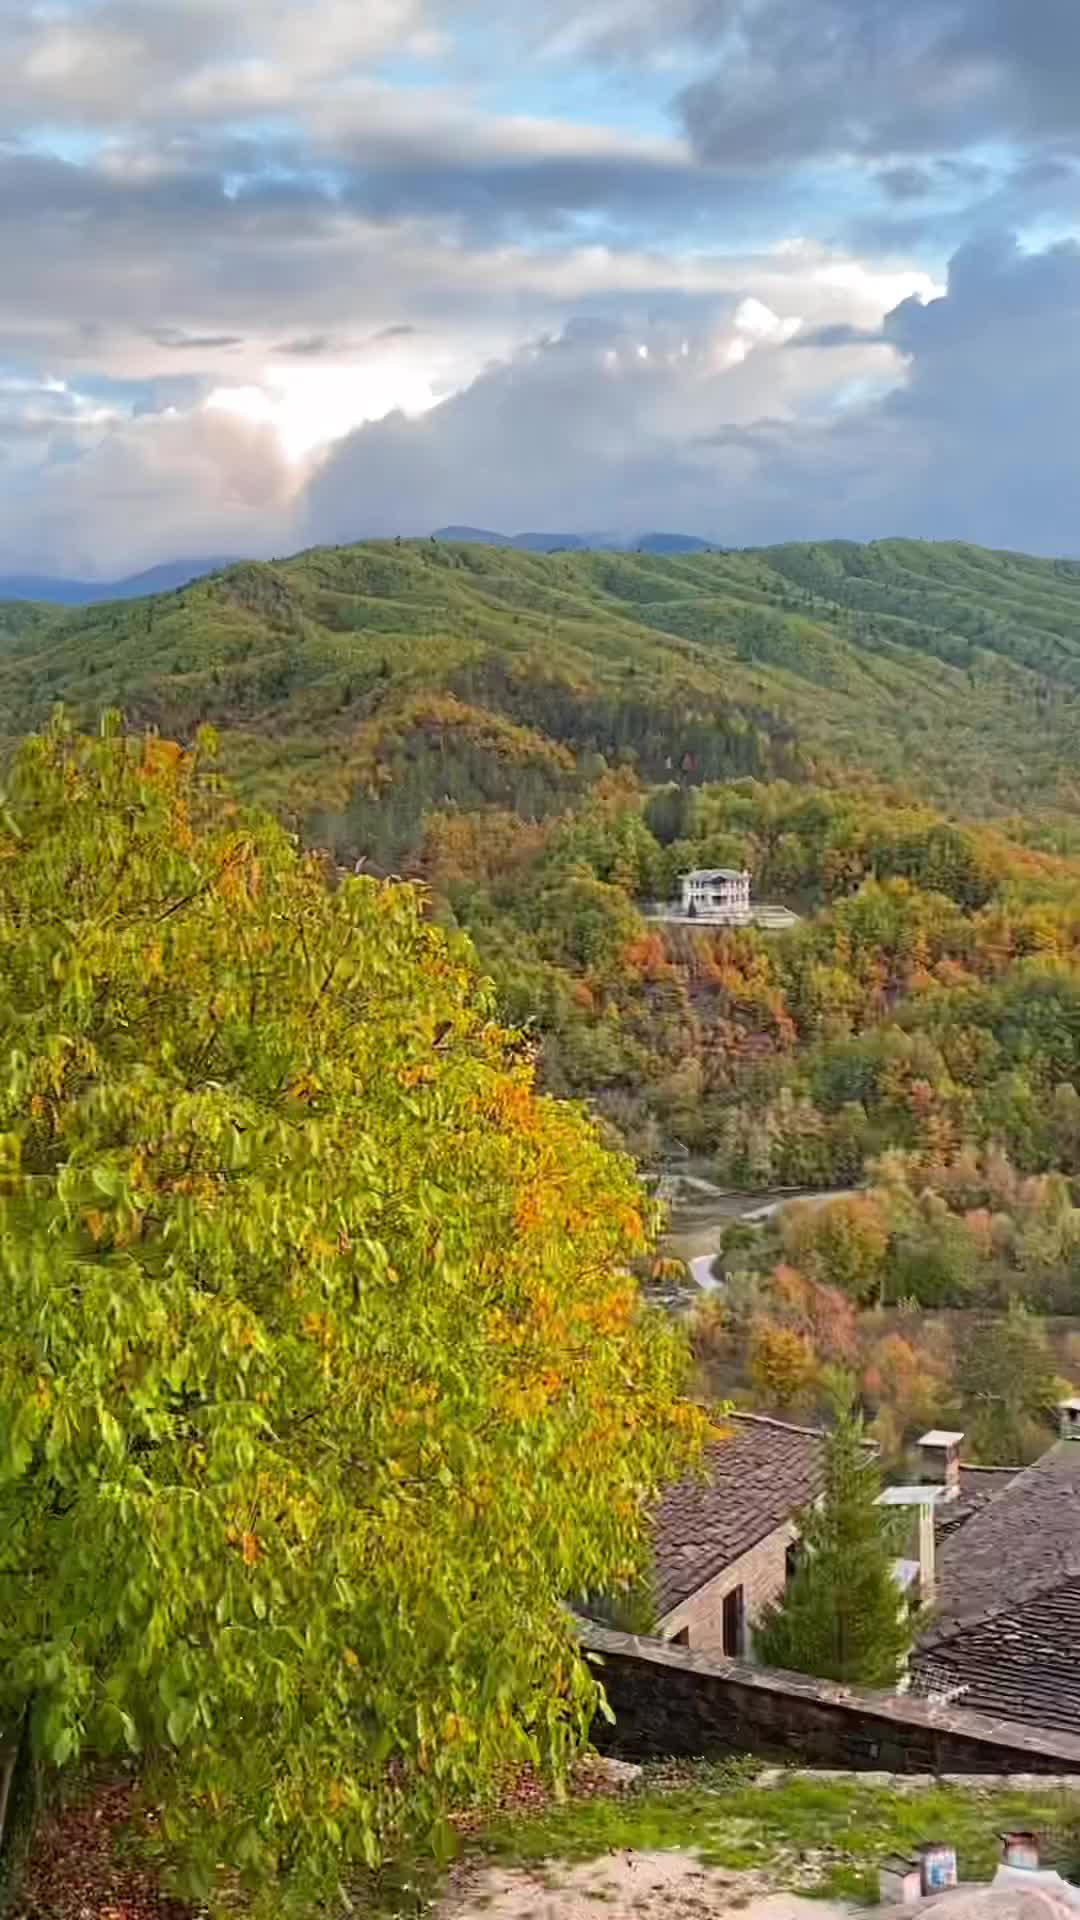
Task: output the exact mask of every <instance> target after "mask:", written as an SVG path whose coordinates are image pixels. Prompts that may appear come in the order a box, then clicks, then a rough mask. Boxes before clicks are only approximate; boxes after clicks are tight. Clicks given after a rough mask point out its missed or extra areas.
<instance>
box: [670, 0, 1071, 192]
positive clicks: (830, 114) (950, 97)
mask: <svg viewBox="0 0 1080 1920" xmlns="http://www.w3.org/2000/svg"><path fill="white" fill-rule="evenodd" d="M689 27H690V30H691V31H692V32H693V34H694V35H695V36H696V38H697V40H698V42H699V43H700V44H702V45H703V46H704V47H705V48H706V49H707V50H708V49H715V51H716V53H717V55H718V59H717V64H716V66H715V69H714V70H713V71H712V72H709V73H707V74H705V75H704V76H703V77H702V78H701V79H699V80H696V81H694V82H693V83H692V84H691V85H689V86H687V87H686V88H685V89H684V90H683V92H682V95H681V98H680V106H681V110H682V112H683V114H684V116H685V121H686V125H687V128H688V130H689V132H690V134H691V136H692V138H693V141H694V144H695V147H696V149H697V151H698V152H699V154H701V155H702V156H703V157H704V158H706V159H708V160H709V161H711V162H713V163H714V164H718V165H738V166H746V165H753V166H757V167H760V168H763V169H765V170H767V171H776V170H777V169H778V168H780V167H783V166H790V165H792V164H796V163H799V162H801V161H805V160H809V159H818V160H826V159H832V158H849V157H856V158H863V159H886V158H887V157H888V156H893V157H894V158H895V160H896V162H897V163H898V165H899V166H901V167H902V166H903V165H905V164H909V162H910V160H911V159H912V158H913V157H914V156H920V155H934V154H949V153H953V154H956V153H960V152H963V150H964V149H966V148H970V147H975V146H977V145H978V144H979V143H981V142H988V141H1011V142H1015V143H1017V144H1019V145H1021V146H1026V145H1034V146H1036V147H1038V146H1041V145H1042V144H1043V143H1044V142H1046V141H1048V140H1063V141H1065V142H1067V143H1068V144H1069V146H1070V147H1080V8H1078V7H1077V6H1076V5H1075V0H904V4H903V5H897V4H896V3H895V0H714V3H713V4H708V0H705V3H704V4H702V5H700V6H697V7H696V8H695V11H694V14H693V17H692V20H691V21H690V23H689ZM893 178H894V179H899V180H900V181H901V182H903V181H904V179H905V178H907V179H914V178H915V176H914V175H912V174H907V175H905V174H904V173H903V172H899V173H897V174H894V176H893ZM886 186H888V181H886Z"/></svg>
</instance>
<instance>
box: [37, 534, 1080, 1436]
mask: <svg viewBox="0 0 1080 1920" xmlns="http://www.w3.org/2000/svg"><path fill="white" fill-rule="evenodd" d="M58 701H63V702H64V703H66V705H67V707H68V708H69V709H70V710H72V711H73V713H74V715H75V717H76V718H77V719H79V720H80V721H83V722H91V721H92V720H93V719H94V718H95V716H96V715H97V714H98V713H99V712H100V711H101V710H102V709H104V708H107V707H120V708H121V709H122V710H123V711H124V712H125V713H126V714H127V716H128V718H129V720H130V721H131V722H133V723H134V724H135V725H137V726H143V725H147V724H149V725H152V726H156V727H158V728H160V729H161V731H162V732H164V733H166V734H168V735H172V736H178V737H180V738H181V739H190V738H191V737H192V735H193V734H194V732H195V730H196V729H197V728H198V727H199V725H200V724H201V723H203V722H210V723H213V724H214V725H215V726H216V727H217V729H218V730H219V732H220V737H221V758H222V761H223V764H224V768H225V770H226V771H227V772H229V773H231V774H232V775H233V777H234V778H235V779H236V780H237V781H238V782H239V784H240V786H241V788H242V789H243V790H244V792H246V794H247V795H248V796H250V797H251V798H252V799H255V800H258V801H261V802H263V803H265V804H268V805H270V806H271V807H273V808H274V809H275V810H276V811H278V812H279V813H280V814H281V815H283V816H284V818H285V819H286V820H287V821H288V822H289V823H290V824H291V825H292V826H293V827H294V828H295V829H296V830H297V831H298V832H299V833H300V834H302V835H303V837H304V838H305V840H306V841H307V842H308V843H309V844H312V845H316V846H320V847H323V848H327V849H330V850H332V851H333V853H334V854H335V855H336V857H337V860H338V861H339V862H352V861H354V860H356V859H358V858H359V857H360V856H364V857H366V858H367V860H368V861H369V862H373V863H374V865H375V867H376V869H378V868H379V867H382V868H384V869H386V870H388V871H390V872H397V873H401V874H404V875H407V876H410V877H415V878H418V879H420V880H421V881H423V882H424V883H425V884H426V885H427V887H428V888H429V890H430V909H431V912H432V913H433V914H434V915H436V916H438V917H439V918H441V919H443V920H444V921H446V922H453V923H456V924H457V925H459V926H461V927H463V928H465V929H467V930H468V932H469V933H470V935H471V936H472V939H473V941H474V943H475V946H476V949H477V951H478V953H479V956H480V959H481V962H482V964H483V966H484V968H485V969H486V970H487V972H488V973H489V974H490V975H491V977H492V979H493V981H494V983H495V987H496V991H497V996H498V1004H499V1007H500V1009H501V1011H502V1013H503V1015H504V1016H505V1017H506V1018H507V1019H509V1020H511V1021H513V1022H515V1023H527V1024H528V1025H529V1026H530V1028H531V1030H532V1033H533V1035H534V1037H535V1039H536V1042H537V1047H536V1051H537V1055H538V1062H539V1071H540V1074H541V1077H542V1080H543V1083H544V1084H545V1085H546V1086H547V1087H548V1088H549V1089H551V1090H552V1091H554V1092H556V1093H560V1094H570V1095H573V1096H576V1097H581V1098H585V1099H587V1100H588V1101H589V1102H591V1104H592V1106H593V1108H594V1110H595V1111H596V1112H597V1113H598V1114H599V1115H600V1116H601V1118H602V1119H603V1120H604V1122H606V1123H607V1124H608V1125H609V1126H610V1127H611V1128H612V1129H613V1130H614V1131H615V1132H616V1133H617V1134H618V1135H619V1136H620V1137H621V1139H622V1140H623V1141H625V1142H626V1143H627V1144H628V1145H629V1146H630V1147H631V1149H632V1150H633V1151H634V1152H635V1153H636V1154H637V1155H638V1156H639V1157H640V1159H641V1160H642V1162H643V1163H645V1164H653V1165H655V1164H656V1162H657V1160H658V1159H659V1158H661V1157H662V1156H666V1155H668V1154H669V1153H670V1152H671V1151H673V1150H674V1147H675V1143H676V1142H679V1143H681V1144H682V1145H683V1146H685V1147H688V1148H690V1149H691V1150H692V1151H693V1152H694V1153H695V1154H696V1155H699V1156H703V1157H705V1160H706V1164H707V1165H709V1164H711V1166H712V1167H713V1169H714V1170H715V1173H716V1175H717V1177H718V1178H720V1179H721V1180H724V1181H726V1182H733V1183H736V1184H738V1185H740V1186H743V1187H746V1188H749V1189H754V1190H758V1189H760V1188H762V1187H770V1186H775V1185H778V1184H783V1185H784V1186H787V1187H790V1186H798V1187H807V1188H814V1187H817V1188H823V1187H829V1186H843V1187H846V1186H853V1185H858V1184H860V1183H862V1182H864V1181H869V1183H870V1184H871V1186H872V1187H873V1188H874V1192H873V1193H872V1194H868V1195H863V1196H860V1197H859V1198H858V1199H857V1200H856V1201H853V1202H834V1203H833V1205H832V1207H822V1208H820V1209H818V1210H817V1212H816V1213H815V1215H814V1218H815V1219H816V1220H818V1221H820V1223H821V1224H820V1233H819V1232H818V1230H817V1229H816V1228H814V1229H813V1230H811V1228H810V1227H809V1226H806V1225H805V1224H804V1226H802V1227H797V1226H792V1228H791V1229H790V1232H789V1230H788V1228H786V1227H785V1229H784V1234H785V1236H786V1238H785V1240H784V1242H783V1244H780V1243H778V1244H777V1246H775V1247H774V1248H773V1249H772V1251H771V1253H770V1254H769V1260H770V1262H771V1261H778V1262H779V1263H778V1264H777V1265H776V1267H775V1273H773V1274H772V1276H771V1277H770V1276H769V1275H768V1274H764V1275H762V1274H757V1276H756V1278H755V1273H754V1272H753V1271H749V1272H742V1271H741V1269H742V1267H743V1265H744V1263H745V1261H746V1260H747V1258H748V1257H750V1256H748V1255H747V1253H746V1250H745V1246H744V1247H743V1248H742V1250H739V1249H738V1248H737V1247H736V1248H734V1249H733V1253H732V1257H733V1259H735V1260H736V1262H737V1265H738V1268H739V1271H740V1287H739V1288H736V1289H733V1290H732V1292H731V1296H730V1300H729V1301H728V1302H727V1304H726V1305H725V1306H724V1308H723V1311H722V1312H721V1314H720V1317H719V1318H717V1319H716V1320H715V1321H714V1322H709V1323H708V1324H706V1326H705V1332H704V1334H703V1335H702V1336H701V1337H702V1340H703V1341H704V1346H705V1349H706V1358H707V1360H708V1363H709V1366H710V1367H711V1368H713V1370H714V1378H715V1379H716V1380H718V1381H719V1383H720V1385H721V1387H722V1390H723V1391H725V1392H726V1391H727V1390H728V1389H729V1387H731V1386H734V1387H735V1388H736V1389H737V1390H739V1391H743V1390H744V1389H745V1387H746V1384H747V1381H749V1382H750V1383H751V1384H752V1387H753V1391H754V1394H755V1399H756V1403H757V1404H764V1405H766V1406H769V1407H772V1408H774V1409H782V1408H785V1407H787V1406H789V1405H791V1404H799V1405H803V1404H805V1405H807V1406H812V1405H814V1394H815V1393H816V1392H817V1391H818V1388H819V1386H820V1387H821V1389H822V1392H824V1391H825V1386H826V1384H827V1381H828V1379H829V1378H830V1377H831V1376H830V1373H829V1370H830V1369H832V1370H833V1371H834V1372H835V1369H836V1368H837V1367H841V1368H843V1369H844V1370H850V1369H851V1368H852V1367H856V1368H857V1370H858V1371H859V1377H860V1380H861V1391H862V1392H863V1396H864V1399H865V1400H866V1402H867V1404H868V1405H870V1406H871V1407H873V1408H876V1409H877V1410H878V1413H879V1431H880V1432H881V1434H882V1438H883V1442H884V1443H885V1444H886V1445H887V1447H888V1448H889V1449H890V1450H893V1451H897V1450H899V1448H900V1447H901V1445H902V1442H903V1441H904V1440H905V1438H907V1437H908V1436H909V1435H910V1433H913V1432H914V1433H917V1432H920V1431H922V1430H923V1429H924V1428H925V1427H927V1426H929V1425H934V1424H941V1423H942V1420H943V1419H944V1421H945V1424H951V1425H956V1424H957V1423H958V1422H959V1424H960V1425H967V1424H968V1422H969V1418H970V1419H971V1420H972V1422H974V1419H975V1416H974V1415H973V1414H972V1411H971V1410H972V1409H973V1408H974V1409H978V1408H979V1407H981V1406H984V1405H989V1404H993V1405H994V1406H997V1405H998V1403H999V1401H1000V1403H1001V1404H1002V1406H1005V1405H1006V1403H1008V1406H1009V1407H1011V1411H1009V1412H1008V1418H1007V1420H1005V1422H1004V1424H1003V1425H1001V1426H1000V1427H995V1428H994V1430H993V1432H991V1431H990V1430H989V1429H987V1430H986V1431H985V1432H984V1431H983V1430H982V1429H981V1428H980V1429H979V1430H978V1434H977V1444H978V1446H979V1447H980V1449H982V1452H983V1456H984V1457H986V1458H999V1459H1006V1460H1013V1459H1017V1458H1020V1457H1023V1456H1024V1455H1025V1454H1026V1453H1027V1452H1028V1451H1030V1450H1037V1449H1038V1446H1039V1445H1041V1444H1042V1440H1043V1437H1044V1436H1043V1427H1042V1408H1043V1406H1044V1403H1047V1404H1049V1402H1052V1401H1053V1399H1054V1398H1055V1395H1056V1386H1055V1384H1054V1382H1053V1378H1052V1372H1053V1370H1052V1369H1051V1368H1050V1367H1049V1366H1048V1365H1045V1364H1044V1359H1043V1357H1041V1356H1042V1349H1041V1347H1040V1344H1039V1340H1040V1338H1041V1336H1036V1335H1035V1334H1033V1333H1032V1332H1031V1330H1030V1329H1028V1328H1027V1327H1026V1323H1023V1324H1022V1323H1021V1322H1017V1323H1016V1325H1015V1326H1014V1327H1011V1329H1010V1335H1009V1339H1008V1340H1007V1341H1002V1340H1000V1339H999V1338H998V1336H997V1334H996V1333H995V1332H993V1330H992V1331H991V1335H990V1338H989V1346H987V1345H986V1344H985V1343H984V1344H983V1345H980V1343H979V1340H978V1339H977V1338H974V1339H971V1340H969V1339H968V1338H967V1335H966V1334H965V1336H964V1338H963V1339H959V1340H958V1341H957V1344H956V1348H955V1352H953V1350H952V1349H951V1348H950V1347H949V1345H948V1342H947V1341H946V1342H945V1344H944V1345H943V1344H942V1339H943V1336H942V1335H941V1330H940V1328H939V1329H938V1331H937V1332H936V1333H935V1332H934V1330H933V1328H930V1329H928V1331H927V1334H926V1338H925V1340H923V1341H922V1343H921V1344H919V1343H918V1342H916V1344H918V1346H919V1350H918V1353H917V1354H916V1353H915V1352H914V1351H913V1349H912V1348H911V1345H910V1342H911V1341H912V1340H914V1339H915V1334H914V1333H913V1331H912V1329H913V1327H914V1326H915V1322H914V1321H913V1320H912V1318H911V1314H910V1313H909V1312H908V1310H907V1309H906V1308H905V1311H904V1314H903V1315H901V1316H900V1318H899V1320H898V1322H897V1327H896V1328H895V1329H893V1330H887V1329H886V1328H885V1325H884V1322H883V1320H882V1317H881V1316H880V1314H879V1315H877V1316H876V1317H875V1316H870V1320H869V1322H868V1326H869V1332H868V1333H867V1338H868V1339H869V1338H870V1337H871V1336H872V1341H873V1347H872V1351H870V1349H866V1350H865V1351H863V1350H862V1349H861V1348H859V1345H858V1340H857V1339H856V1329H855V1327H854V1324H853V1322H852V1320H851V1315H852V1313H854V1311H855V1310H856V1308H858V1307H861V1306H862V1305H864V1304H865V1303H866V1302H867V1301H869V1300H875V1301H879V1302H880V1301H888V1302H890V1303H892V1302H908V1303H910V1302H912V1301H915V1302H918V1303H921V1305H922V1306H924V1307H934V1308H949V1309H964V1310H970V1309H972V1308H973V1307H978V1308H980V1309H992V1308H994V1307H1000V1306H1001V1305H1002V1304H1003V1303H1004V1302H1007V1301H1010V1300H1016V1299H1020V1300H1023V1301H1026V1302H1027V1303H1029V1304H1030V1305H1032V1306H1034V1307H1039V1308H1053V1309H1054V1310H1055V1311H1058V1312H1067V1313H1074V1312H1076V1310H1077V1308H1078V1307H1080V1206H1077V1205H1075V1204H1074V1202H1075V1200H1076V1199H1077V1198H1078V1197H1080V727H1078V722H1080V566H1076V565H1071V564H1065V563H1058V564H1055V563H1051V562H1044V561H1036V560H1027V559H1024V558H1023V557H1021V556H1017V555H1011V554H997V553H984V552H980V551H978V550H977V549H974V548H969V547H963V546H927V545H920V544H918V543H912V542H906V541H885V542H881V543H879V544H876V545H874V546H870V547H856V546H851V545H847V544H844V543H833V544H828V545H820V546H811V547H798V546H787V547H779V548H774V549H771V550H768V551H760V552H744V553H730V554H715V553H710V554H702V555H695V556H692V557H684V556H679V557H675V556H665V557H661V556H657V555H653V554H627V553H620V554H605V553H572V554H551V555H535V554H528V553H522V552H517V551H511V550H507V549H498V550H496V549H485V548H481V547H476V546H470V545H462V546H457V545H452V544H444V543H434V542H423V543H419V542H414V543H410V544H406V545H403V546H400V547H399V546H397V545H396V544H394V545H389V544H382V545H371V546H361V547H353V548H346V549H340V550H334V551H316V552H312V553H307V554H301V555H298V556H297V557H296V558H294V559H291V560H287V561H283V562H280V563H275V564H272V565H255V564H250V565H243V566H236V567H231V568H229V569H228V570H226V571H224V572H222V573H220V574H218V575H215V576H213V577H212V578H209V579H206V580H202V581H199V582H196V583H195V584H193V585H191V586H187V587H184V588H183V589H181V590H180V591H178V592H173V593H169V594H165V595H158V596H155V597H153V598H150V599H146V600H141V601H134V602H132V601H128V602H118V603H115V604H112V605H100V606H95V607H92V608H88V609H84V610H82V611H79V612H74V611H66V610H60V609H49V608H43V607H36V606H26V605H18V604H11V603H8V604H3V605H0V712H2V713H3V715H4V719H3V721H2V722H0V734H2V733H6V734H7V735H8V737H9V738H10V739H13V738H14V737H16V736H17V735H18V734H19V733H21V732H23V731H24V730H25V729H26V728H28V727H31V726H34V725H37V724H39V723H40V722H41V721H43V720H44V719H45V718H46V716H47V715H48V713H49V711H50V710H51V708H52V707H53V706H54V705H55V704H56V703H57V702H58ZM2 744H3V742H2V738H0V747H2ZM735 864H738V865H746V866H747V867H749V868H750V869H751V871H752V873H753V876H754V891H755V895H756V897H757V898H758V900H766V901H768V900H775V901H780V902H783V903H784V904H786V905H787V906H789V907H791V908H793V909H794V910H795V911H796V913H797V914H798V915H799V919H798V922H797V924H796V925H795V926H794V927H793V928H791V929H790V930H788V931H784V932H769V931H766V930H765V929H764V928H761V929H759V928H758V927H756V926H755V927H747V928H741V929H726V928H717V927H705V926H700V925H698V926H688V925H679V924H676V923H672V922H671V921H670V920H669V919H666V918H664V917H663V916H662V915H660V916H657V915H653V914H651V913H650V911H649V905H648V903H649V902H650V901H660V900H664V899H670V898H671V896H672V893H673V891H674V889H675V886H676V884H677V876H678V875H679V873H680V872H682V871H684V870H685V869H686V868H687V867H690V866H714V865H735ZM838 1209H839V1211H838ZM845 1209H847V1211H845ZM852 1209H854V1211H852ZM788 1240H790V1242H791V1244H790V1245H789V1244H788ZM780 1255H783V1259H780V1258H779V1256H780ZM726 1257H727V1249H726V1248H725V1258H726ZM754 1257H756V1256H754ZM819 1283H823V1285H820V1284H819ZM837 1287H839V1288H840V1289H841V1290H842V1292H843V1293H844V1294H847V1295H849V1296H850V1299H849V1300H848V1301H847V1302H846V1303H845V1301H844V1300H843V1299H842V1298H840V1297H839V1296H838V1295H837V1294H836V1293H835V1289H836V1288H837ZM740 1289H741V1290H740ZM838 1300H839V1305H838V1304H837V1303H838ZM871 1323H872V1324H871ZM901 1334H902V1336H903V1337H900V1336H901ZM713 1336H715V1338H714V1337H713ZM1021 1336H1022V1337H1021ZM860 1338H861V1335H860ZM864 1347H865V1342H864ZM1021 1351H1023V1352H1025V1353H1027V1354H1028V1357H1029V1359H1030V1363H1031V1364H1030V1366H1027V1367H1026V1368H1025V1367H1021V1368H1019V1369H1017V1368H1016V1367H1014V1365H1013V1360H1014V1356H1015V1355H1016V1354H1017V1353H1018V1352H1021ZM999 1353H1003V1354H1004V1355H1005V1357H1006V1361H1007V1364H1008V1368H1009V1370H1010V1371H1009V1377H1008V1379H1007V1380H1005V1381H1004V1383H1002V1381H1000V1380H999V1379H998V1378H997V1376H996V1374H995V1373H994V1368H995V1366H996V1365H997V1360H998V1355H999ZM950 1355H952V1357H950ZM1065 1359H1066V1360H1067V1361H1068V1364H1069V1365H1070V1367H1072V1366H1073V1362H1072V1360H1071V1359H1070V1358H1069V1356H1068V1355H1066V1356H1065ZM969 1361H970V1365H969ZM864 1363H865V1364H864ZM965 1367H967V1369H968V1371H967V1373H965ZM716 1369H719V1371H718V1372H717V1371H716ZM1077 1369H1080V1340H1078V1342H1077V1353H1076V1356H1075V1368H1074V1369H1073V1370H1074V1372H1075V1371H1076V1370H1077ZM969 1376H970V1377H969ZM1014 1376H1015V1379H1014ZM1019 1380H1023V1381H1024V1382H1025V1383H1026V1384H1024V1386H1023V1393H1022V1395H1021V1398H1020V1399H1017V1398H1016V1396H1017V1394H1018V1393H1019V1392H1020V1389H1019V1388H1018V1387H1017V1386H1016V1381H1019ZM965 1381H966V1384H965ZM1047 1382H1049V1383H1050V1384H1049V1385H1047ZM954 1389H955V1390H956V1392H955V1394H954ZM830 1390H831V1389H830ZM957 1395H958V1396H959V1397H957ZM1010 1396H1012V1399H1010ZM1047 1396H1049V1400H1048V1399H1047ZM1013 1401H1015V1405H1013Z"/></svg>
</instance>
